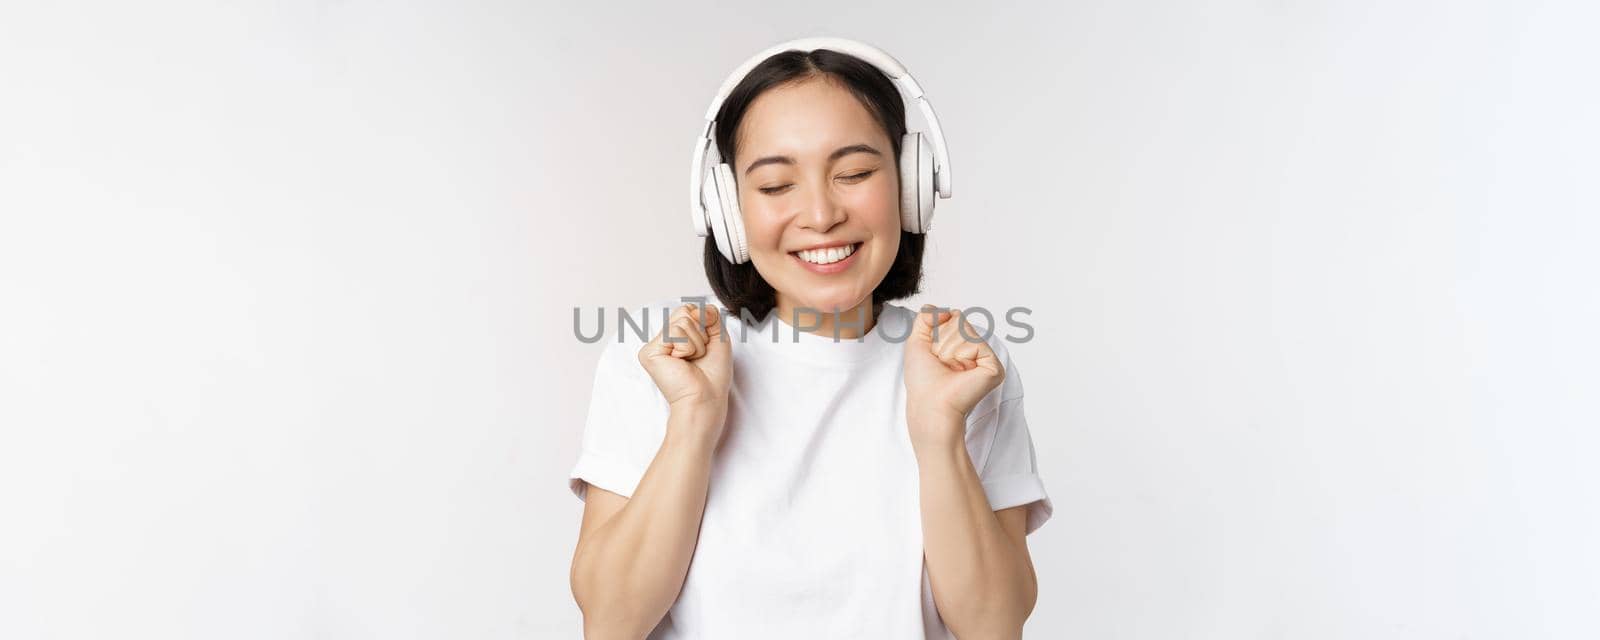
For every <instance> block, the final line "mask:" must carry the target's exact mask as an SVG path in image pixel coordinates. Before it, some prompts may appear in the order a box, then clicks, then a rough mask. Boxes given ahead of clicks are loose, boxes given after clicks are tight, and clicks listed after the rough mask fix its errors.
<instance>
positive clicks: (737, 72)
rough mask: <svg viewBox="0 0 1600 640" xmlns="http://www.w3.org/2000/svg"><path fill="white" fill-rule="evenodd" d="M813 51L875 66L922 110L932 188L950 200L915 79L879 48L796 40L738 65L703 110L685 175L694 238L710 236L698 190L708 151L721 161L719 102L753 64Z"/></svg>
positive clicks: (934, 131)
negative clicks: (780, 55)
mask: <svg viewBox="0 0 1600 640" xmlns="http://www.w3.org/2000/svg"><path fill="white" fill-rule="evenodd" d="M817 49H829V50H832V51H838V52H840V53H845V54H849V55H852V56H855V57H857V58H860V59H862V60H864V61H866V62H867V63H869V64H871V65H872V66H874V67H877V68H878V70H879V71H882V72H883V73H884V75H887V76H889V79H890V80H891V81H893V82H894V84H895V85H896V86H898V87H900V89H901V90H903V91H904V92H905V93H906V95H907V96H909V97H910V98H911V99H912V100H914V101H916V103H917V107H918V108H919V109H921V111H922V117H923V119H924V120H926V121H927V123H928V135H929V138H931V140H932V142H933V157H934V166H933V183H934V188H935V190H937V191H938V193H939V197H941V198H949V197H950V153H949V151H948V150H946V148H945V141H944V130H943V129H941V128H940V127H939V117H938V116H936V115H934V113H933V105H932V104H930V103H929V102H928V99H927V98H926V97H925V96H924V95H923V93H922V86H921V85H919V84H917V80H916V79H915V78H912V77H911V73H910V72H908V71H906V68H905V66H904V65H902V64H900V62H899V61H898V60H895V59H894V57H893V56H890V55H889V54H888V53H886V52H884V51H883V50H882V49H879V48H877V47H874V46H872V45H869V44H866V43H864V42H859V41H856V40H848V39H845V38H831V37H813V38H800V39H797V40H790V41H788V42H783V43H779V44H776V45H773V46H771V47H768V48H766V49H765V50H763V51H761V52H760V53H757V54H756V55H754V56H751V57H750V58H749V59H747V60H745V61H744V62H743V63H741V64H740V65H739V66H738V67H736V68H735V69H734V70H733V73H731V74H729V75H728V77H727V79H726V80H723V82H722V86H721V87H720V88H718V89H717V95H716V97H715V98H713V99H712V100H711V106H710V107H709V108H707V109H706V116H705V120H706V124H705V128H704V130H703V131H702V132H701V134H700V137H698V138H696V139H695V147H694V162H693V165H692V166H691V167H690V175H689V199H690V215H691V216H692V217H693V219H694V229H695V234H696V235H699V236H705V235H707V234H708V233H710V231H709V229H710V224H711V219H710V216H709V214H708V213H707V211H706V209H705V206H704V203H703V202H702V201H701V188H702V185H703V181H704V180H705V168H706V165H705V162H706V157H707V156H708V155H710V154H709V153H708V152H711V153H716V154H717V155H718V159H717V160H716V161H715V162H721V152H720V151H719V150H717V148H716V118H717V111H719V110H721V109H722V102H723V101H724V100H726V99H727V98H728V94H729V93H732V92H733V88H734V87H736V86H738V84H739V83H740V82H741V81H743V80H744V77H745V76H746V75H748V74H749V73H750V71H751V70H752V69H754V68H755V67H756V65H758V64H761V62H762V61H764V60H766V59H767V58H770V57H772V56H773V55H776V54H778V53H782V52H784V51H790V50H799V51H806V52H811V51H815V50H817Z"/></svg>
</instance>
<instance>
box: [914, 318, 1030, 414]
mask: <svg viewBox="0 0 1600 640" xmlns="http://www.w3.org/2000/svg"><path fill="white" fill-rule="evenodd" d="M933 311H934V307H933V305H923V307H922V310H921V311H920V312H918V313H917V318H916V321H915V323H914V327H913V329H912V331H911V335H910V336H909V337H908V338H907V339H906V350H905V351H906V352H905V384H906V418H907V422H908V425H907V426H909V427H910V428H911V429H912V434H911V437H912V440H913V441H914V442H951V441H952V438H954V441H955V442H960V438H961V437H962V435H963V434H960V433H924V432H922V431H923V430H927V429H944V428H963V429H964V428H965V425H966V416H967V414H968V413H969V412H971V411H972V408H973V407H975V406H977V404H978V401H980V400H983V397H984V396H985V395H988V393H989V392H990V391H992V390H994V388H995V387H997V386H999V385H1000V383H1001V382H1002V381H1004V380H1005V377H1006V371H1005V366H1004V365H1002V364H1000V359H999V358H998V357H996V356H995V353H994V350H993V349H991V348H990V347H989V343H988V341H986V340H974V339H975V338H981V337H982V336H983V332H982V331H980V330H979V329H978V328H977V327H974V326H972V323H970V322H967V321H966V319H965V318H963V317H962V316H961V313H960V311H959V310H957V309H948V310H941V311H939V313H938V314H937V315H935V314H934V313H933ZM962 326H965V327H966V328H965V330H964V331H965V333H963V329H962V328H961V327H962ZM935 328H937V333H938V336H937V339H935V336H934V333H935Z"/></svg>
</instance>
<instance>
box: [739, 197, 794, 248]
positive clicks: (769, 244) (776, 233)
mask: <svg viewBox="0 0 1600 640" xmlns="http://www.w3.org/2000/svg"><path fill="white" fill-rule="evenodd" d="M769 201H770V199H768V198H762V197H760V196H759V194H758V196H757V197H755V198H750V197H746V198H745V199H744V200H742V201H740V203H739V212H740V213H741V214H742V217H741V219H742V220H744V235H745V240H746V241H747V242H749V243H750V247H751V248H752V249H754V248H761V249H770V248H774V247H777V246H778V239H779V238H780V237H781V236H782V235H783V225H782V224H781V223H780V222H779V220H781V219H782V217H781V216H780V215H778V212H777V211H776V210H774V209H773V208H772V205H770V204H768V202H769Z"/></svg>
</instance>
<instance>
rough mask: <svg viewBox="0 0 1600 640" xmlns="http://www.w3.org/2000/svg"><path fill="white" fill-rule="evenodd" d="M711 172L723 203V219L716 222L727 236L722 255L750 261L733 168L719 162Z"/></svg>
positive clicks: (734, 260) (739, 262)
mask: <svg viewBox="0 0 1600 640" xmlns="http://www.w3.org/2000/svg"><path fill="white" fill-rule="evenodd" d="M711 172H712V178H713V182H715V183H716V185H717V195H718V197H719V198H720V199H721V205H722V206H721V209H722V216H721V217H722V219H721V220H720V221H716V222H718V223H720V224H721V225H722V227H723V229H724V234H725V236H726V237H727V242H726V245H727V249H726V250H725V251H723V252H722V255H724V256H726V257H727V258H728V261H729V262H732V263H734V264H744V263H746V262H749V261H750V249H749V247H748V246H747V245H746V244H745V238H744V214H743V213H742V212H740V211H739V185H738V184H737V183H736V182H734V180H733V168H732V167H729V166H728V165H727V164H726V163H719V164H717V166H716V167H713V168H712V170H711ZM720 247H721V245H719V248H720Z"/></svg>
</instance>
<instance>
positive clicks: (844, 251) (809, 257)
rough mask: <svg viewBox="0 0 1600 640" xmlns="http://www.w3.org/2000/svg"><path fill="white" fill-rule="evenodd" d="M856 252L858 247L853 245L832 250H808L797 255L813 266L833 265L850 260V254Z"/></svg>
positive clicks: (797, 252) (798, 252) (796, 253)
mask: <svg viewBox="0 0 1600 640" xmlns="http://www.w3.org/2000/svg"><path fill="white" fill-rule="evenodd" d="M855 252H856V245H853V244H852V245H847V246H843V247H833V248H831V249H816V250H811V249H807V250H805V251H796V252H795V255H797V256H800V259H801V260H805V261H806V262H810V263H812V264H831V263H834V262H838V261H840V260H843V259H845V258H848V257H850V254H852V253H855Z"/></svg>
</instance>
